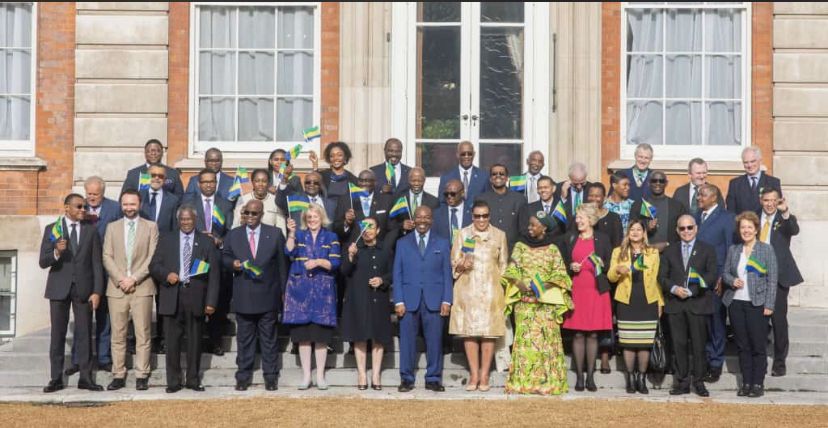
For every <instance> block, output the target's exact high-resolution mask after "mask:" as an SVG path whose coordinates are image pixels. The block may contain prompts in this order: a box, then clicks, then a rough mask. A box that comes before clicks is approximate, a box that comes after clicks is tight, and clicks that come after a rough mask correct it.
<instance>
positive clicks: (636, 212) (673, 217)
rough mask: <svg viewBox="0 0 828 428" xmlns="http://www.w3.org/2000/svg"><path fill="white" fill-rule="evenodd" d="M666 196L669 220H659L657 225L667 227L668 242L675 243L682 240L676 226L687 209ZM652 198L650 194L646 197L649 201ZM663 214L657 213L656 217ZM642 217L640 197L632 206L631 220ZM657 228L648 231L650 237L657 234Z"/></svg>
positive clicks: (667, 217)
mask: <svg viewBox="0 0 828 428" xmlns="http://www.w3.org/2000/svg"><path fill="white" fill-rule="evenodd" d="M664 197H665V198H667V215H666V217H665V218H666V219H667V222H666V223H661V222H659V223H658V225H657V226H656V227H657V228H659V227H666V228H667V242H669V243H671V244H674V243H676V242H679V241H681V238H679V234H678V232H677V231H676V226H677V225H678V219H679V217H681V216H683V215H684V214H687V209H686V208H685V207H684V205H682V204H681V203H680V202H679V201H677V200H675V199H673V198H671V197H669V196H666V195H665V196H664ZM652 198H653V196H652V195H650V196H648V197H646V198H645V199H646V200H647V202H651V200H652ZM662 214H663V213H657V214H656V217H662ZM641 218H642V217H641V199H638V200H637V201H635V202H634V203H633V205H632V207H631V208H630V221H635V220H639V219H641ZM657 228H656V229H654V230H649V231H647V235H648V236H649V237H650V239H652V237H653V236H654V235H655V233H656V230H657Z"/></svg>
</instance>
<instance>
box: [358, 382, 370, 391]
mask: <svg viewBox="0 0 828 428" xmlns="http://www.w3.org/2000/svg"><path fill="white" fill-rule="evenodd" d="M366 389H368V384H367V383H366V384H365V385H357V390H359V391H365V390H366Z"/></svg>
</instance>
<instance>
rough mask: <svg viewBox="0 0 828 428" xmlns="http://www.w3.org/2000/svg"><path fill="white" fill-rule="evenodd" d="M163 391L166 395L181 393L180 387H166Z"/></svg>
mask: <svg viewBox="0 0 828 428" xmlns="http://www.w3.org/2000/svg"><path fill="white" fill-rule="evenodd" d="M165 391H167V394H175V393H176V392H178V391H181V385H174V386H168V387H167V389H165Z"/></svg>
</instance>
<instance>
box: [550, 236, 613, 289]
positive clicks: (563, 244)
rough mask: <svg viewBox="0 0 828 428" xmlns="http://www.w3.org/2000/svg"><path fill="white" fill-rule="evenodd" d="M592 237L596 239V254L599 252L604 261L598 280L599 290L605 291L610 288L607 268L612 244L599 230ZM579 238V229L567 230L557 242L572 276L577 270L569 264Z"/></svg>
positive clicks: (610, 257) (568, 271)
mask: <svg viewBox="0 0 828 428" xmlns="http://www.w3.org/2000/svg"><path fill="white" fill-rule="evenodd" d="M592 237H593V240H594V241H595V254H597V255H598V257H600V258H601V261H602V262H603V263H604V269H603V272H601V274H600V275H598V277H597V278H596V279H597V281H598V292H599V293H605V292H607V291H609V290H610V284H609V280H608V279H607V269H608V266H609V265H610V261H611V259H612V246H611V245H610V240H609V238H608V237H607V235H604V234H603V233H601V232H599V231H597V230H596V231H595V232H594V233H593V234H592ZM577 240H578V231H577V230H575V231H570V232H567V233H566V234H565V235H563V236H561V237H560V238H559V239H558V241H557V243H556V245H557V246H558V248H559V249H560V250H561V255H562V256H563V259H564V263H566V271H567V273H568V274H569V276H570V277H572V276H574V275H575V272H573V271H572V270H571V269H570V268H569V266H570V265H571V264H572V251H573V250H574V249H575V243H576V241H577Z"/></svg>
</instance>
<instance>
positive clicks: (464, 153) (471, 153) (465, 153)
mask: <svg viewBox="0 0 828 428" xmlns="http://www.w3.org/2000/svg"><path fill="white" fill-rule="evenodd" d="M460 156H474V152H460Z"/></svg>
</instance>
